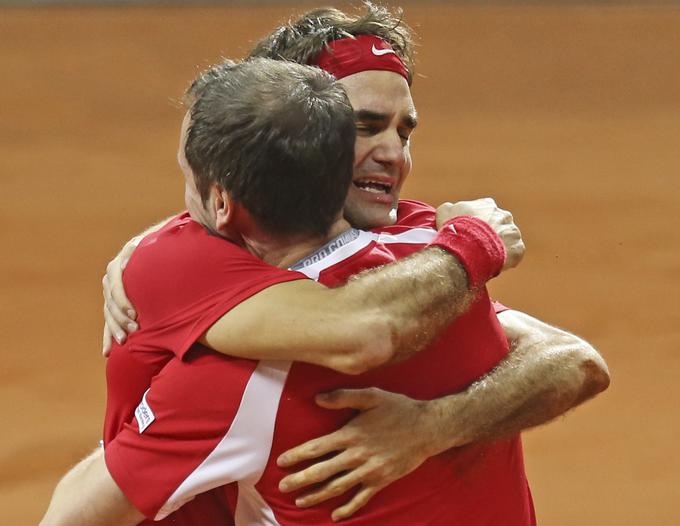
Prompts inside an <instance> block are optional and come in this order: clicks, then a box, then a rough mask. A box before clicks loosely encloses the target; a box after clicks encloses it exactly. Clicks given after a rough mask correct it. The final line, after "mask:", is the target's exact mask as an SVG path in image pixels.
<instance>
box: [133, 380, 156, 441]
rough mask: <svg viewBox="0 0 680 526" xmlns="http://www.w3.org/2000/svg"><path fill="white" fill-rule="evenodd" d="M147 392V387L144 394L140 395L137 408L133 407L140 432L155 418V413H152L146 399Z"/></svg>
mask: <svg viewBox="0 0 680 526" xmlns="http://www.w3.org/2000/svg"><path fill="white" fill-rule="evenodd" d="M148 392H149V390H148V389H147V390H146V392H145V393H144V396H142V401H141V402H140V403H139V405H138V406H137V409H135V417H137V425H139V433H140V434H142V433H143V432H144V430H145V429H146V428H147V427H149V426H150V425H151V424H152V422H153V421H154V420H156V415H154V414H153V411H152V410H151V407H149V403H148V402H147V401H146V393H148Z"/></svg>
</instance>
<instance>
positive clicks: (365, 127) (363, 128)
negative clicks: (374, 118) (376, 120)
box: [357, 124, 380, 135]
mask: <svg viewBox="0 0 680 526" xmlns="http://www.w3.org/2000/svg"><path fill="white" fill-rule="evenodd" d="M379 131H380V130H379V129H378V127H377V126H371V125H370V124H357V133H361V134H363V135H375V134H376V133H378V132H379Z"/></svg>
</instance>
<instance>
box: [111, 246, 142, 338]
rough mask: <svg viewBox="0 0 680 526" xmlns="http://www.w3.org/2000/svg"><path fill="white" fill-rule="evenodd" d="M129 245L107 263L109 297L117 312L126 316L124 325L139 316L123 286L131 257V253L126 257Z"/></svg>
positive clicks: (122, 321) (122, 322) (123, 320)
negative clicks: (127, 264) (125, 269)
mask: <svg viewBox="0 0 680 526" xmlns="http://www.w3.org/2000/svg"><path fill="white" fill-rule="evenodd" d="M128 245H130V243H128ZM128 245H125V247H124V248H123V251H122V252H121V254H120V255H119V256H117V257H116V258H115V259H113V260H112V261H111V262H110V263H109V264H108V265H107V267H106V276H105V279H106V280H107V282H108V285H109V289H108V291H109V297H110V298H111V299H112V300H113V303H114V304H115V305H116V310H117V312H119V313H121V314H122V316H123V318H124V319H122V320H120V323H121V325H122V326H126V325H127V324H128V323H129V322H132V321H134V320H135V319H136V318H137V313H136V312H135V309H134V307H133V306H132V303H130V300H129V299H128V297H127V296H126V295H125V287H124V286H123V269H124V268H125V263H127V260H128V259H129V255H128V256H127V257H126V256H125V255H124V252H125V251H126V249H127V247H128ZM130 254H132V252H130Z"/></svg>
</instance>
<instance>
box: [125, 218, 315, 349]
mask: <svg viewBox="0 0 680 526" xmlns="http://www.w3.org/2000/svg"><path fill="white" fill-rule="evenodd" d="M123 278H124V282H125V287H126V291H127V293H128V297H129V298H130V300H131V301H132V303H133V305H135V307H136V309H137V311H138V312H139V319H138V321H139V326H140V328H141V330H139V331H136V332H134V333H132V334H131V335H130V337H129V340H128V344H129V346H130V348H131V349H133V350H135V351H141V352H145V351H159V350H161V351H162V350H165V351H168V352H171V353H174V354H175V355H176V356H179V357H182V356H184V354H185V353H186V351H187V350H188V349H189V348H190V347H191V345H192V344H193V343H194V342H195V341H196V340H197V339H198V338H199V337H200V336H201V335H202V334H203V333H204V332H205V331H206V330H207V329H208V328H210V326H212V325H213V324H214V323H215V322H216V321H217V320H218V319H219V318H221V317H222V316H223V315H224V314H226V313H227V312H228V311H229V310H231V309H232V308H233V307H235V306H236V305H238V304H239V303H241V302H242V301H245V300H246V299H248V298H250V297H251V296H253V295H255V294H257V293H258V292H260V291H262V290H264V289H265V288H267V287H270V286H272V285H276V284H279V283H284V282H288V281H293V280H297V279H305V276H304V275H302V274H300V273H297V272H291V271H288V270H284V269H279V268H276V267H273V266H271V265H267V264H266V263H264V262H263V261H261V260H259V259H257V258H255V257H254V256H252V255H251V254H249V253H248V252H247V251H245V250H244V249H243V248H241V247H239V246H237V245H235V244H234V243H231V242H230V241H228V240H225V239H223V238H220V237H218V236H215V235H213V234H211V233H209V232H208V231H207V230H206V229H205V228H204V227H202V226H201V225H199V224H198V223H196V222H194V221H192V220H191V219H190V218H188V216H178V217H177V218H175V219H173V220H171V221H170V222H169V223H168V225H166V226H165V227H164V228H163V229H161V230H160V231H159V232H157V233H154V234H151V235H150V236H147V237H146V238H145V239H144V240H143V241H142V242H141V243H140V245H139V246H138V248H137V249H136V250H135V252H134V253H133V256H132V258H131V259H130V262H129V263H128V266H127V268H126V269H125V274H124V276H123Z"/></svg>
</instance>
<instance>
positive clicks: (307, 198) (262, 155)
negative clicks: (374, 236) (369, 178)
mask: <svg viewBox="0 0 680 526" xmlns="http://www.w3.org/2000/svg"><path fill="white" fill-rule="evenodd" d="M185 102H186V103H187V104H189V105H190V109H189V111H190V124H189V129H188V133H187V141H186V145H185V154H186V158H187V161H188V163H189V166H191V169H192V171H193V173H194V177H195V179H196V185H197V188H198V190H199V192H200V194H201V197H202V198H203V200H204V201H205V200H206V199H207V198H208V196H209V195H210V189H211V187H212V185H213V184H218V185H220V186H222V187H223V188H224V189H226V190H227V191H229V192H230V194H231V196H232V198H233V199H234V201H236V202H238V203H241V204H242V205H243V206H244V207H245V208H246V209H247V210H248V212H250V213H251V214H252V216H253V217H254V219H255V220H256V221H258V223H259V224H260V225H261V226H262V227H264V228H265V229H267V231H269V232H270V233H272V234H279V235H289V234H313V235H325V234H327V233H328V230H329V229H330V227H331V225H332V224H333V222H334V221H335V219H336V218H337V217H338V215H339V213H340V211H341V210H342V207H343V204H344V201H345V198H346V196H347V191H348V189H349V185H350V182H351V179H352V166H353V164H354V141H355V138H356V137H355V134H356V132H355V124H354V116H353V112H352V107H351V105H350V103H349V99H348V98H347V94H346V93H345V91H344V89H343V88H342V86H341V85H340V84H338V83H336V82H335V80H334V79H333V77H332V76H331V75H329V74H327V73H325V72H323V71H321V70H319V69H318V68H311V67H307V66H301V65H299V64H295V63H292V62H281V61H274V60H269V59H264V58H261V59H252V60H247V61H245V62H240V63H235V62H231V61H225V62H223V63H221V64H218V65H216V66H213V67H211V68H209V69H208V70H207V71H205V72H203V73H202V74H201V75H199V77H198V78H197V79H196V80H195V81H194V83H193V84H192V85H191V87H190V88H189V90H188V91H187V94H186V97H185Z"/></svg>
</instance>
